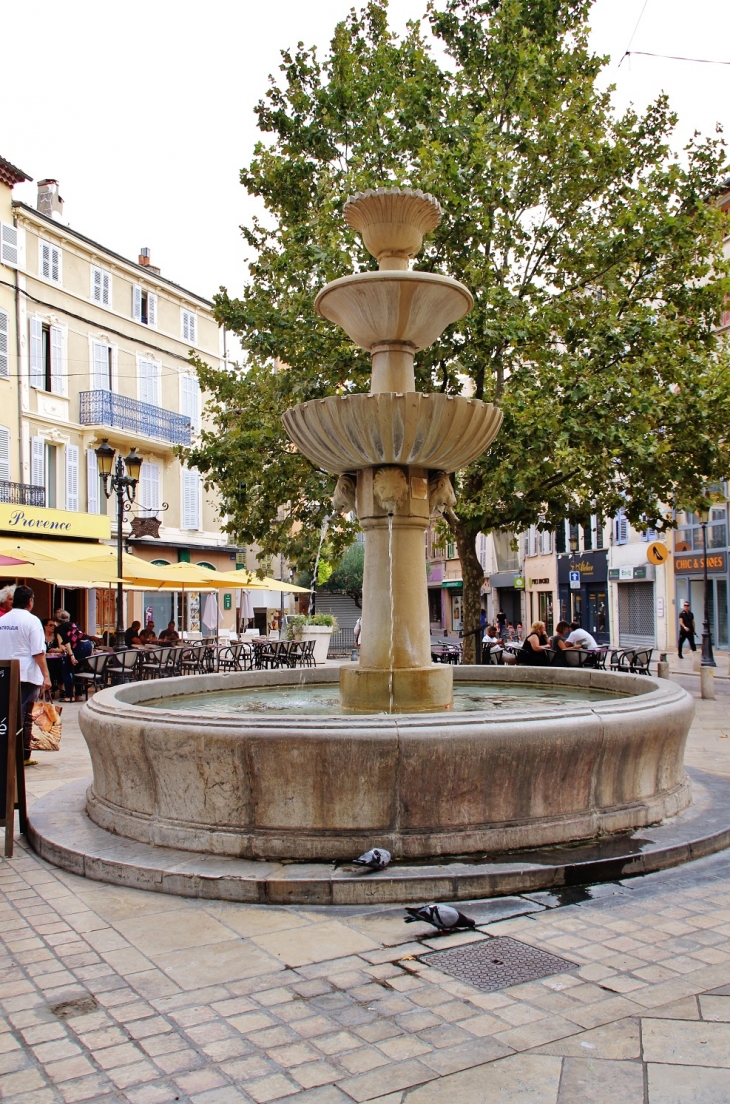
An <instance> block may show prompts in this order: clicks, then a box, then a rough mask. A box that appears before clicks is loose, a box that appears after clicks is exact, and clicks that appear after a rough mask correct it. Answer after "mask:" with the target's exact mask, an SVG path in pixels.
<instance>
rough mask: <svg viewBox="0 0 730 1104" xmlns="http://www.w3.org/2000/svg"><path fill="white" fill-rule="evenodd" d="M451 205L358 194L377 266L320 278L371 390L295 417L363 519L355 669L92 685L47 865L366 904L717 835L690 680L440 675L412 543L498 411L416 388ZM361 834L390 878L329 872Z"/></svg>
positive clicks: (553, 875) (229, 894)
mask: <svg viewBox="0 0 730 1104" xmlns="http://www.w3.org/2000/svg"><path fill="white" fill-rule="evenodd" d="M440 215H441V212H440V208H439V205H438V203H437V202H436V200H434V199H433V198H432V197H431V196H429V195H426V194H424V193H422V192H418V191H408V190H405V189H395V188H391V189H378V190H376V191H371V192H366V193H363V194H360V195H356V196H353V197H352V199H350V200H349V201H348V202H347V204H346V205H345V218H346V219H347V221H348V222H349V223H350V225H351V226H353V227H354V228H355V229H357V230H358V231H359V232H360V233H361V234H362V236H363V239H364V241H365V244H366V246H367V248H368V249H369V250H370V252H371V253H372V254H373V256H375V257H376V258H377V260H378V264H379V268H378V271H369V272H362V273H357V274H355V275H351V276H345V277H343V278H342V279H339V280H335V281H333V282H332V283H331V284H328V285H327V287H325V288H323V289H322V291H321V292H320V293H319V295H318V296H317V300H316V306H317V310H318V311H319V313H320V314H321V315H322V316H323V317H324V318H326V319H328V320H330V321H331V322H333V323H335V324H337V325H340V326H342V327H343V329H344V330H345V331H346V332H347V334H348V335H349V336H350V337H351V338H352V340H353V341H354V342H355V343H356V344H358V345H359V346H361V347H362V348H364V349H367V350H368V352H369V353H370V354H371V357H372V366H373V368H372V381H371V390H370V392H369V393H368V394H353V395H342V396H339V395H338V396H332V397H330V398H325V399H321V400H317V401H314V402H308V403H303V404H302V405H301V406H297V407H295V408H293V409H292V410H288V411H287V412H286V413H285V414H284V423H285V425H286V428H287V431H288V433H289V435H290V437H291V439H292V441H294V442H295V444H296V445H297V447H298V448H299V449H301V451H302V452H303V453H304V454H305V455H306V456H307V457H309V459H310V460H311V461H312V463H314V464H316V465H317V466H319V467H321V468H322V469H324V470H326V471H329V472H333V473H336V474H337V475H338V477H339V478H338V483H337V489H336V492H335V495H334V500H333V501H334V505H335V509H336V510H339V511H350V510H353V509H354V510H356V511H357V516H358V518H359V520H360V524H361V526H362V528H363V530H364V531H365V577H364V587H363V636H362V644H361V650H360V652H361V654H360V662H359V663H358V664H348V665H346V666H344V667H342V668H340V669H339V671H338V669H337V668H336V667H324V668H317V669H313V670H299V669H295V670H271V671H265V670H241V671H234V672H229V673H221V672H215V673H210V674H204V675H197V676H187V677H184V678H172V679H165V680H162V681H158V682H145V683H137V684H131V685H126V686H117V687H112V688H109V689H106V690H102V691H101V692H99V693H97V694H95V695H94V697H93V699H91V700H90V701H89V702H87V703H86V704H85V705H84V706H83V708H82V710H81V713H80V717H79V723H80V726H81V730H82V732H83V735H84V738H85V739H86V742H87V744H88V747H89V752H90V756H91V760H92V764H93V771H94V777H93V780H92V781H91V784H90V785H88V788H87V783H84V784H83V785H81V786H79V785H78V784H74V785H72V786H70V787H67V788H64V789H61V790H59V791H57V792H55V793H54V794H52V795H49V796H48V797H45V798H42V799H41V800H39V801H38V802H36V804H35V805H34V806H33V809H32V810H31V813H30V830H29V838H30V840H31V843H32V845H33V846H34V847H35V848H36V849H37V850H38V851H39V852H40V854H41V855H43V856H44V857H46V858H48V859H49V861H51V862H55V863H57V864H58V865H60V866H63V867H65V868H66V869H68V870H72V871H74V872H75V873H79V874H85V875H86V876H88V877H93V878H98V879H100V880H102V881H112V882H121V883H123V884H128V885H137V886H140V887H141V888H149V889H155V890H161V891H163V892H169V893H180V894H184V895H188V896H204V897H225V898H230V899H233V900H240V901H258V902H261V903H265V902H273V901H277V902H281V903H286V902H289V903H295V902H308V903H319V904H324V903H328V902H330V903H335V904H355V903H364V902H370V903H374V902H386V901H409V902H411V901H417V900H419V899H420V900H423V899H425V898H426V897H428V898H431V899H433V898H434V897H440V898H441V899H462V900H463V899H468V898H469V897H475V896H491V895H494V894H499V893H513V892H517V891H519V890H523V889H526V888H528V887H529V888H530V889H538V888H545V887H546V886H550V885H559V884H561V882H562V883H564V882H565V881H568V882H570V881H571V879H572V880H573V881H574V880H575V878H576V875H575V873H571V872H570V864H571V861H572V860H571V859H570V857H569V856H570V854H571V852H570V848H568V850H567V851H565V852H563V851H560V853H559V855H557V857H556V853H555V852H552V853H551V857H546V856H545V855H542V856H541V857H536V858H535V859H534V861H530V860H529V856H528V857H527V858H524V857H520V856H514V855H513V854H512V855H511V854H510V853H511V852H514V850H515V849H530V850H531V849H534V848H540V847H543V848H544V847H548V846H554V845H556V844H560V845H563V844H571V843H572V842H574V841H581V840H592V839H594V838H596V837H604V836H607V835H608V834H610V833H626V836H625V838H624V840H623V842H621V841H620V840H619V841H618V842H616V839H615V837H613V836H612V837H611V841H610V847H609V848H608V850H607V851H605V855H607V856H608V858H607V859H606V863H607V865H606V867H605V869H606V871H607V873H606V875H605V876H606V877H616V876H617V873H616V872H617V871H619V870H620V871H628V872H638V871H640V870H647V869H657V868H658V867H659V866H661V865H672V864H673V863H676V862H681V861H684V860H685V859H686V858H688V857H690V856H693V855H698V854H703V853H708V852H709V851H711V850H716V849H718V848H719V847H721V846H726V845H727V840H728V839H730V825H728V823H727V820H728V818H727V815H726V814H722V815H720V817H719V819H718V815H717V813H716V812H715V811H713V809H716V808H717V802H719V806H720V807H721V808H722V807H723V806H724V807H725V808H726V807H727V806H728V797H727V794H726V793H725V792H723V793H722V794H719V793H714V790H717V786H718V785H719V783H718V780H715V782H712V783H711V784H708V783H707V781H706V780H705V781H704V782H703V781H701V780H700V781H698V784H697V791H696V792H697V793H698V794H699V801H698V803H697V805H696V806H695V808H694V809H692V808H690V806H691V803H692V793H691V788H690V783H689V780H688V778H687V775H686V774H685V771H684V747H685V741H686V737H687V732H688V729H689V725H690V721H691V719H692V713H693V703H692V699H691V698H690V696H689V695H688V694H687V693H686V691H684V690H683V689H682V688H681V687H680V686H678V685H677V684H676V683H672V682H669V681H667V680H664V679H653V678H649V677H646V676H640V675H634V674H614V673H610V672H605V671H591V670H578V669H573V668H563V669H553V668H530V667H511V668H507V667H496V666H483V667H464V666H462V667H458V668H452V667H450V666H440V665H434V664H432V663H431V657H430V639H429V618H428V607H427V590H426V566H425V556H424V543H423V534H424V530H425V529H426V527H427V525H428V521H429V517H430V516H431V514H432V513H433V512H434V511H435V510H438V509H440V508H443V507H444V506H445V505H453V504H454V502H455V499H454V491H453V487H452V483H451V479H450V473H453V472H455V471H457V470H458V469H459V468H461V467H463V466H465V465H467V464H469V463H470V462H471V461H472V460H474V459H475V458H476V457H478V456H479V455H480V454H481V453H482V452H483V451H484V450H485V449H486V448H487V447H488V445H489V443H490V441H491V440H492V439H493V438H494V436H495V434H496V433H497V431H498V429H499V425H500V420H501V416H500V413H499V411H497V410H495V409H494V408H493V407H491V406H489V405H488V404H486V403H483V402H479V401H477V400H475V399H469V398H464V397H451V396H446V395H441V394H423V393H421V392H418V391H416V389H415V381H414V370H413V362H414V356H415V353H416V352H417V351H418V350H419V349H423V348H426V347H427V346H428V345H429V344H430V343H432V342H434V341H436V340H437V338H438V337H439V335H440V334H441V333H442V332H443V330H444V328H445V327H446V326H448V325H450V324H451V323H453V322H456V321H458V320H459V319H460V318H462V317H463V316H464V315H465V314H466V313H467V311H469V310H470V308H471V306H472V297H471V294H470V292H469V291H468V290H467V288H465V287H463V286H462V285H461V284H460V283H458V281H456V280H452V279H449V278H448V277H445V276H439V275H435V274H433V273H426V272H414V271H411V270H409V268H408V263H409V258H410V257H413V256H415V255H416V254H417V253H418V251H419V249H420V248H421V243H422V237H423V234H424V233H427V232H428V231H430V230H432V229H433V228H434V227H435V226H436V225H437V224H438V221H439V218H440ZM452 699H453V700H452ZM449 707H451V708H449ZM713 787H714V790H713ZM713 793H714V796H713ZM708 795H709V797H708ZM713 801H714V802H716V805H715V806H713ZM723 815H724V816H725V819H724V820H722V816H723ZM703 817H704V818H705V819H704V820H703ZM667 818H669V823H668V826H663V827H659V828H652V838H651V840H645V839H640V840H639V841H637V840H636V835H637V829H641V828H643V827H645V826H647V825H655V826H656V825H657V824H658V823H659V822H662V821H664V820H665V819H667ZM672 818H674V819H672ZM719 821H722V824H721V827H720V828H718V823H719ZM662 833H664V835H663V836H662ZM662 840H663V841H664V842H661V841H662ZM373 845H379V846H382V847H386V848H387V849H388V850H389V851H391V852H392V853H393V855H394V858H395V860H396V863H394V864H393V866H392V867H391V868H390V869H389V870H388V871H385V872H381V873H378V874H376V875H373V876H371V877H368V878H366V879H362V878H353V877H352V875H351V873H350V872H348V871H347V869H341V870H333V868H332V866H331V865H328V864H329V863H331V861H332V860H333V859H338V860H343V859H345V860H346V859H348V858H352V857H353V856H355V855H357V854H359V853H360V852H362V851H364V850H365V849H366V848H368V847H371V846H373ZM645 845H646V846H651V848H653V850H651V853H647V854H646V855H644V854H643V850H642V849H643V848H644V846H645ZM595 846H596V847H598V848H599V851H598V852H596V851H595V850H594V851H592V852H591V854H593V855H594V856H595V854H597V853H599V854H600V845H595ZM591 847H594V845H593V844H591ZM531 853H532V851H531ZM535 855H537V853H536V852H535ZM617 856H619V858H617ZM621 856H625V858H621ZM601 861H603V860H601ZM409 864H412V865H409ZM591 871H592V874H593V875H594V876H595V877H600V875H599V874H598V873H597V867H596V863H595V862H593V865H592V867H591Z"/></svg>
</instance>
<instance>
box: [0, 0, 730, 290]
mask: <svg viewBox="0 0 730 1104" xmlns="http://www.w3.org/2000/svg"><path fill="white" fill-rule="evenodd" d="M351 6H352V0H266V3H261V2H260V0H207V2H206V3H205V4H201V3H200V2H199V0H125V3H124V4H121V3H113V2H109V0H107V2H106V3H103V4H100V3H99V0H66V3H64V4H62V5H59V4H58V2H57V0H34V2H33V4H32V23H33V25H34V26H35V27H36V28H37V29H38V30H39V31H40V28H43V38H42V41H43V46H42V53H43V57H44V61H43V64H42V65H38V66H35V65H34V64H33V63H32V58H31V53H30V52H29V50H30V47H29V45H28V44H29V42H30V39H29V37H28V36H27V35H25V34H19V33H16V35H15V37H14V42H15V43H16V44H17V45H18V48H17V49H14V50H11V49H8V48H6V49H5V50H3V70H4V72H3V76H4V85H5V87H6V89H14V91H15V95H14V98H12V99H6V111H5V112H4V113H3V120H2V137H1V139H0V155H1V156H3V157H5V158H6V159H7V160H9V161H11V162H12V163H13V164H15V165H17V166H19V167H20V168H21V169H23V170H24V171H25V172H26V173H28V174H29V175H30V176H32V177H33V178H34V179H35V180H36V181H37V180H40V179H43V178H44V177H53V178H55V179H57V180H58V181H59V183H60V192H61V195H62V197H63V198H64V200H65V208H64V221H67V222H68V223H69V225H71V226H72V227H73V228H74V229H75V230H78V231H79V232H80V233H82V234H85V235H87V236H88V237H90V238H93V239H94V240H96V241H98V242H100V243H102V244H103V245H105V246H107V247H108V248H110V249H112V250H114V251H115V252H118V253H121V254H122V255H123V256H126V257H130V258H132V259H136V258H137V255H138V253H139V250H140V249H141V248H142V247H147V248H149V249H150V250H151V253H152V264H154V265H157V266H159V267H160V269H161V271H162V274H163V275H165V276H167V277H168V278H169V279H171V280H174V281H175V282H176V283H179V284H181V285H182V286H183V287H186V288H188V289H190V290H192V291H195V292H197V293H198V294H202V295H205V296H212V295H213V294H214V292H215V291H216V290H217V289H218V287H220V286H221V285H223V286H225V287H227V288H228V290H229V292H230V293H231V294H237V293H238V292H239V291H240V289H241V287H242V286H243V283H244V281H245V279H246V270H245V265H244V247H243V243H242V241H241V237H240V231H239V227H240V225H241V224H243V223H245V222H246V221H247V220H248V219H250V218H251V216H252V214H253V213H254V211H255V210H256V209H257V207H256V201H253V200H251V199H250V198H249V197H247V196H246V193H245V191H244V189H243V187H242V185H241V184H240V183H239V172H240V169H241V168H242V167H243V166H244V165H246V164H247V162H248V161H249V159H250V157H251V154H252V151H253V147H254V144H255V142H256V140H257V137H258V132H257V130H256V119H255V115H254V107H255V105H256V103H257V102H258V100H259V99H261V97H262V96H263V95H264V94H265V92H266V89H267V87H268V77H269V74H272V73H274V74H276V73H277V72H278V66H279V64H280V51H281V50H282V49H285V48H287V47H294V46H296V43H297V42H298V41H299V40H302V41H303V42H304V43H305V45H316V46H317V47H318V49H319V50H320V51H322V52H323V51H325V50H326V48H327V45H328V43H329V41H330V39H331V36H332V30H333V28H334V26H335V24H336V22H337V21H338V20H339V19H342V18H343V17H344V16H345V15H346V14H347V12H348V10H349V9H350V7H351ZM425 7H426V0H391V4H390V12H391V23H392V25H393V26H394V28H395V29H396V30H399V29H403V28H405V25H406V22H407V21H408V20H409V19H417V18H420V17H421V16H422V15H423V12H424V10H425ZM25 22H26V25H27V24H28V22H29V21H28V20H26V21H25ZM637 22H638V28H637V26H636V25H637ZM591 27H592V45H593V48H594V49H595V50H596V51H597V52H598V53H601V54H607V55H610V58H611V62H610V65H609V66H608V68H607V70H606V71H605V74H604V77H603V79H604V81H605V83H614V84H615V85H616V92H615V100H616V104H617V107H619V108H624V107H626V106H627V105H628V104H629V103H633V104H634V105H635V106H636V107H637V108H643V107H644V106H645V105H646V104H647V103H649V102H650V101H651V100H653V99H654V98H655V97H656V96H657V95H658V94H659V93H660V92H661V91H665V92H667V94H668V95H669V98H670V102H671V103H672V105H673V107H674V108H675V110H676V111H677V113H678V115H679V123H678V127H677V134H676V139H675V141H676V145H677V148H681V146H682V145H683V144H684V142H685V141H686V140H687V138H688V137H689V136H690V135H691V134H692V132H693V131H694V130H695V129H697V130H700V131H702V132H703V133H711V132H714V130H715V126H716V124H717V123H718V122H720V123H722V124H723V125H724V127H725V130H726V133H727V134H728V136H729V137H730V65H725V66H722V65H700V64H690V63H687V62H679V61H664V60H660V59H657V58H652V57H643V56H639V55H635V56H632V57H630V58H625V59H624V60H623V62H622V63H621V65H620V66H619V62H620V61H621V58H622V56H623V55H624V53H625V51H626V49H627V47H628V46H629V44H630V45H631V49H632V50H633V51H639V50H642V51H648V52H653V53H661V54H678V55H683V56H688V57H696V58H709V59H716V60H719V61H727V62H730V4H729V3H728V2H727V0H691V2H690V0H596V2H595V4H594V7H593V11H592V18H591ZM17 30H18V28H17V27H16V31H17ZM37 41H38V42H40V41H41V40H40V39H38V40H37ZM23 44H25V45H23ZM6 45H7V44H6ZM39 49H40V46H39ZM13 104H14V106H13ZM10 107H12V110H7V109H8V108H10ZM14 194H15V197H16V198H18V199H21V200H23V201H25V202H26V203H30V204H32V205H35V197H36V186H35V184H24V185H19V186H16V188H15V192H14Z"/></svg>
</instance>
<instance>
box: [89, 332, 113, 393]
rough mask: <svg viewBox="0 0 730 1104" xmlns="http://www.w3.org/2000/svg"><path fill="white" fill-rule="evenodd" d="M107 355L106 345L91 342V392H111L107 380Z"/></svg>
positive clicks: (109, 383) (107, 347)
mask: <svg viewBox="0 0 730 1104" xmlns="http://www.w3.org/2000/svg"><path fill="white" fill-rule="evenodd" d="M109 353H110V349H109V346H108V345H105V344H104V343H103V342H101V341H92V342H91V390H92V391H111V382H110V379H109V374H110V373H109Z"/></svg>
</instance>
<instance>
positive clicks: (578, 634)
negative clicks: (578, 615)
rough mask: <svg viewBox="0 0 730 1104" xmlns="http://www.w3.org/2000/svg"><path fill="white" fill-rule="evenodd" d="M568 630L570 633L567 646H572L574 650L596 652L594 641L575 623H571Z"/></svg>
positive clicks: (596, 646)
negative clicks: (582, 649) (581, 649)
mask: <svg viewBox="0 0 730 1104" xmlns="http://www.w3.org/2000/svg"><path fill="white" fill-rule="evenodd" d="M570 628H571V630H572V631H571V633H570V635H569V636H568V643H569V644H572V645H573V646H574V647H575V648H585V649H586V651H589V652H595V651H598V644H597V642H596V640H595V639H594V638H593V637H592V636H591V634H590V633H589V632H587V631H586V630H585V629H582V628H581V627H580V625H579V624H578V622H577V621H573V622H571V625H570Z"/></svg>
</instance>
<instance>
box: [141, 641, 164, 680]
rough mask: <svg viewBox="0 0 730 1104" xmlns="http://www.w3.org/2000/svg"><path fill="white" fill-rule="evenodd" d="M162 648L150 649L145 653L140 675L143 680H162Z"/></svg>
mask: <svg viewBox="0 0 730 1104" xmlns="http://www.w3.org/2000/svg"><path fill="white" fill-rule="evenodd" d="M162 652H163V649H162V648H150V650H149V651H148V652H144V653H143V658H142V662H141V664H140V669H139V673H140V676H141V678H143V679H145V680H146V679H151V678H152V679H157V678H160V675H161V672H162Z"/></svg>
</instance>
